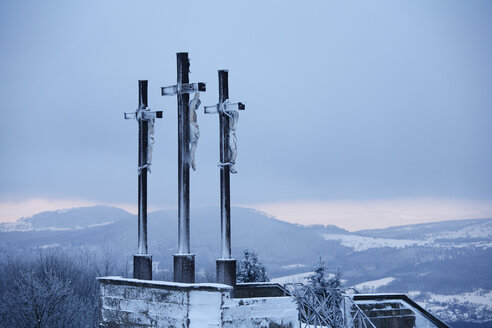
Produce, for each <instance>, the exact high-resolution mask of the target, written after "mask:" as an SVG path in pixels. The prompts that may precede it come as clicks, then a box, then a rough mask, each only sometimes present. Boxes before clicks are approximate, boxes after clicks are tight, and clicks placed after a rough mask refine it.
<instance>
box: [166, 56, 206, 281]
mask: <svg viewBox="0 0 492 328" xmlns="http://www.w3.org/2000/svg"><path fill="white" fill-rule="evenodd" d="M176 65H177V75H178V77H177V82H178V83H177V84H176V85H172V86H167V87H162V88H161V95H162V96H173V95H176V96H177V98H178V254H175V255H174V281H175V282H185V283H194V282H195V255H194V254H191V252H190V164H191V161H190V158H191V157H190V128H191V125H190V112H189V102H190V95H189V94H190V93H192V92H200V91H206V85H205V83H204V82H198V83H190V80H189V73H190V59H189V58H188V53H187V52H180V53H177V54H176ZM195 123H196V122H195Z"/></svg>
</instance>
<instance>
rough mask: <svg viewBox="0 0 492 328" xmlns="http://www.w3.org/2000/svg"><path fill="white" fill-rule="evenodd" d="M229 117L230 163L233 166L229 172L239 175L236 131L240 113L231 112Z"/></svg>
mask: <svg viewBox="0 0 492 328" xmlns="http://www.w3.org/2000/svg"><path fill="white" fill-rule="evenodd" d="M228 116H229V145H228V146H229V147H228V148H229V149H228V150H229V163H231V165H230V166H229V171H230V172H231V173H237V170H236V166H235V165H234V164H235V163H236V156H237V136H236V129H237V120H238V119H239V112H238V111H231V112H229V113H228Z"/></svg>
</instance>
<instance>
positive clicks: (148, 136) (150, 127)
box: [125, 80, 162, 280]
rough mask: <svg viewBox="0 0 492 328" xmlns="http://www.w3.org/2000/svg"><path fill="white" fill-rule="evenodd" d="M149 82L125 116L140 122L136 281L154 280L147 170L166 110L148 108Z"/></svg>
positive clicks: (141, 87) (142, 82) (143, 82)
mask: <svg viewBox="0 0 492 328" xmlns="http://www.w3.org/2000/svg"><path fill="white" fill-rule="evenodd" d="M147 89H148V81H147V80H140V81H138V108H137V110H136V111H135V112H132V113H125V119H136V120H137V122H138V254H136V255H134V256H133V278H135V279H145V280H152V255H149V254H148V248H147V171H149V172H150V164H151V161H152V145H153V143H154V121H155V119H156V118H162V111H151V110H150V109H149V108H148V97H147Z"/></svg>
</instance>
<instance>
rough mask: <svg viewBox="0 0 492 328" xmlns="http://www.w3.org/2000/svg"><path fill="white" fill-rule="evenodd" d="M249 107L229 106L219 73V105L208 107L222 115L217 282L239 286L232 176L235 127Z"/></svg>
mask: <svg viewBox="0 0 492 328" xmlns="http://www.w3.org/2000/svg"><path fill="white" fill-rule="evenodd" d="M245 108H246V106H245V105H244V104H243V103H241V102H238V103H230V102H229V73H228V71H227V70H219V103H218V104H217V105H214V106H205V107H204V111H205V113H206V114H212V113H217V114H219V126H220V132H219V134H220V163H219V167H220V232H221V253H222V254H221V255H222V256H221V258H220V259H218V260H217V282H218V283H222V284H226V285H231V286H236V260H234V259H232V256H231V186H230V173H237V171H236V169H235V166H234V164H235V162H236V155H237V147H236V124H237V119H238V118H239V112H238V111H239V110H244V109H245Z"/></svg>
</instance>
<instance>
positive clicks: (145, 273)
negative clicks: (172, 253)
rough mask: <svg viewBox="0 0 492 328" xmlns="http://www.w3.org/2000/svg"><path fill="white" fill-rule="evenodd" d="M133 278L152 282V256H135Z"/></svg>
mask: <svg viewBox="0 0 492 328" xmlns="http://www.w3.org/2000/svg"><path fill="white" fill-rule="evenodd" d="M133 278H134V279H142V280H152V255H142V254H136V255H133Z"/></svg>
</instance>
